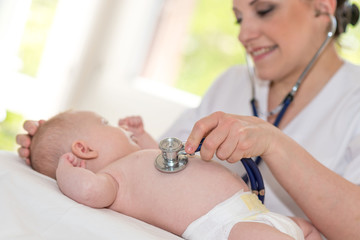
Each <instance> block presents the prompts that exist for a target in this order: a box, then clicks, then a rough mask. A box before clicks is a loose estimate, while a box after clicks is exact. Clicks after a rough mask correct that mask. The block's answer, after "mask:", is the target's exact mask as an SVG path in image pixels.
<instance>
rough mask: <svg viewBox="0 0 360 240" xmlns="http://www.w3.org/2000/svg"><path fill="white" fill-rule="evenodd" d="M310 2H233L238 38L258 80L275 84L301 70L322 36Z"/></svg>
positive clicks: (261, 0)
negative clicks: (252, 64)
mask: <svg viewBox="0 0 360 240" xmlns="http://www.w3.org/2000/svg"><path fill="white" fill-rule="evenodd" d="M314 1H317V0H314ZM314 1H308V0H233V10H234V14H235V17H236V19H237V21H238V23H239V24H240V26H241V29H240V33H239V37H238V38H239V40H240V42H241V43H242V44H243V45H244V47H245V49H246V51H247V53H248V54H249V55H250V56H251V57H252V59H253V61H254V65H255V69H256V74H257V76H258V77H259V78H261V79H267V80H274V81H277V79H282V78H285V77H288V76H289V75H292V74H296V75H297V76H298V75H299V74H298V72H301V71H302V70H303V69H304V68H305V66H306V64H307V63H308V62H309V61H310V59H311V57H312V56H313V55H314V54H315V52H316V50H317V49H318V48H319V47H320V45H321V43H322V41H323V40H324V39H325V36H326V35H325V33H324V30H322V31H320V30H321V27H322V29H324V27H323V26H321V25H319V24H318V23H319V22H320V21H317V19H318V18H317V17H316V16H315V15H316V11H315V7H314ZM322 25H324V24H322Z"/></svg>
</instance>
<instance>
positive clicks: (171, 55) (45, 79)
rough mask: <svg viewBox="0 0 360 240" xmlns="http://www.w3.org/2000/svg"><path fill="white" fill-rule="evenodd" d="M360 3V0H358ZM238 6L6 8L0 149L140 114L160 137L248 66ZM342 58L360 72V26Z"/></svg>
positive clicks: (47, 3)
mask: <svg viewBox="0 0 360 240" xmlns="http://www.w3.org/2000/svg"><path fill="white" fill-rule="evenodd" d="M354 2H355V3H356V4H358V5H359V4H360V0H354ZM231 4H232V1H231V0H225V1H224V0H0V149H1V150H10V151H15V150H16V147H17V146H16V144H15V135H16V134H17V133H19V132H23V130H22V123H23V121H24V119H47V118H49V117H51V116H52V115H54V114H56V113H58V112H60V111H64V110H68V109H78V110H91V111H95V112H97V113H99V114H101V115H102V116H104V117H105V118H107V119H108V120H109V121H110V122H111V123H113V124H116V123H117V120H118V119H119V118H121V117H125V116H128V115H141V116H142V117H143V119H144V122H145V127H146V129H147V130H148V131H149V132H150V133H151V134H152V135H153V136H154V137H155V138H157V137H159V136H160V135H161V133H162V132H163V131H165V130H166V128H168V127H169V126H170V125H171V123H172V122H173V121H174V120H175V119H176V118H177V117H178V116H179V114H180V113H181V112H182V111H183V110H185V109H186V108H189V107H196V106H197V105H198V104H199V102H200V99H201V96H202V95H203V94H204V92H205V91H206V90H207V88H208V87H209V86H210V84H211V83H212V81H214V80H215V78H216V77H217V76H218V75H219V74H220V73H221V72H222V71H224V70H225V69H226V68H228V67H229V66H231V65H235V64H243V63H244V61H245V57H244V51H243V49H242V48H241V46H240V43H239V42H238V41H237V34H238V31H239V26H238V25H236V24H235V17H234V16H233V14H232V10H231V9H232V6H231ZM339 42H340V45H339V46H341V47H339V52H340V54H341V55H342V56H343V57H344V58H346V59H347V60H349V61H351V62H353V63H357V64H360V24H358V25H357V27H355V28H352V27H349V29H348V31H347V33H346V34H345V35H344V36H343V37H342V38H341V39H340V41H339Z"/></svg>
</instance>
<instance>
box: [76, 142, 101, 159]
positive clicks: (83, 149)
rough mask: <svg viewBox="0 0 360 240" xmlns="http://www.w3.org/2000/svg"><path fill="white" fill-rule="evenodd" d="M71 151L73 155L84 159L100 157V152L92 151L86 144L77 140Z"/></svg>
mask: <svg viewBox="0 0 360 240" xmlns="http://www.w3.org/2000/svg"><path fill="white" fill-rule="evenodd" d="M71 150H72V152H73V154H74V155H75V156H76V157H78V158H82V159H94V158H97V157H98V152H97V151H95V150H93V149H91V148H90V147H89V146H88V145H87V144H86V142H84V141H81V140H77V141H75V142H74V143H73V144H72V146H71Z"/></svg>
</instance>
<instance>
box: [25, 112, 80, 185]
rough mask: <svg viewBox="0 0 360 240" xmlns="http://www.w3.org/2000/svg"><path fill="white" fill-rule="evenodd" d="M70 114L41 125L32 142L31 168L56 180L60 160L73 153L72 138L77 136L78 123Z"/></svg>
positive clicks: (55, 117)
mask: <svg viewBox="0 0 360 240" xmlns="http://www.w3.org/2000/svg"><path fill="white" fill-rule="evenodd" d="M69 112H70V111H67V112H63V113H60V114H58V115H56V116H54V117H52V118H51V119H49V120H47V121H46V122H45V123H43V124H41V125H40V126H39V128H38V130H37V131H36V133H35V135H34V136H33V138H32V140H31V147H30V153H31V156H30V157H31V167H32V168H33V169H34V170H35V171H37V172H40V173H42V174H44V175H47V176H49V177H51V178H54V179H56V168H57V165H58V162H59V158H60V157H61V156H62V155H63V154H64V153H66V152H71V144H72V141H73V137H71V136H74V134H76V127H75V125H76V123H74V121H73V119H72V118H71V117H70V115H71V114H68V113H69Z"/></svg>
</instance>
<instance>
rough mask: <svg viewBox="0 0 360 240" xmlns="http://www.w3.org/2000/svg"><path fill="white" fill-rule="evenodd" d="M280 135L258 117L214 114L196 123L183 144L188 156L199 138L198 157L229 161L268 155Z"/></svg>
mask: <svg viewBox="0 0 360 240" xmlns="http://www.w3.org/2000/svg"><path fill="white" fill-rule="evenodd" d="M277 132H279V130H278V129H277V128H275V127H274V126H273V125H271V124H270V123H268V122H266V121H264V120H262V119H259V118H257V117H249V116H237V115H232V114H226V113H223V112H215V113H213V114H211V115H209V116H207V117H205V118H202V119H200V120H199V121H197V122H196V123H195V125H194V127H193V129H192V131H191V133H190V136H189V138H188V140H187V142H186V144H185V150H186V152H187V153H194V151H195V149H196V148H197V146H198V145H199V143H200V141H201V139H202V138H204V137H206V138H205V140H204V142H203V144H202V147H201V151H200V154H201V157H202V158H203V159H204V160H210V159H212V158H213V156H214V154H216V156H217V157H218V158H219V159H221V160H226V161H228V162H231V163H233V162H236V161H239V160H240V159H241V158H248V157H255V156H261V155H264V154H268V153H269V152H270V150H271V148H272V146H273V145H274V139H275V138H276V134H275V133H277Z"/></svg>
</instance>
